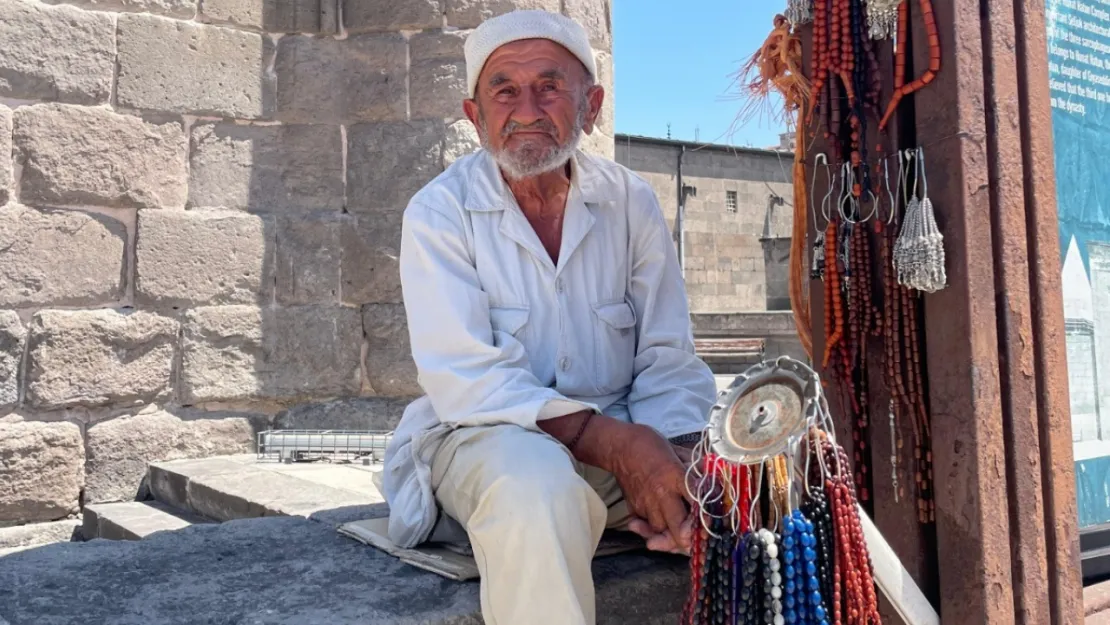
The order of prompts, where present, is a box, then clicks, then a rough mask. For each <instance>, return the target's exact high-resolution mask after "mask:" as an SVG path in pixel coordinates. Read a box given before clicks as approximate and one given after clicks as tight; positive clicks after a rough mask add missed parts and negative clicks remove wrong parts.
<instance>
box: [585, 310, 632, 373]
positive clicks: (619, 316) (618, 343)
mask: <svg viewBox="0 0 1110 625" xmlns="http://www.w3.org/2000/svg"><path fill="white" fill-rule="evenodd" d="M593 310H594V324H593V325H594V327H593V331H594V365H595V367H596V368H597V371H596V375H597V378H596V386H597V390H598V392H600V393H602V394H607V393H614V392H617V391H622V390H625V389H627V388H628V387H629V386H630V385H631V384H632V374H633V372H634V370H635V369H634V367H635V360H636V311H635V310H633V308H632V306H631V305H630V304H629V303H628V302H626V301H624V300H621V301H616V302H606V303H601V304H594V306H593Z"/></svg>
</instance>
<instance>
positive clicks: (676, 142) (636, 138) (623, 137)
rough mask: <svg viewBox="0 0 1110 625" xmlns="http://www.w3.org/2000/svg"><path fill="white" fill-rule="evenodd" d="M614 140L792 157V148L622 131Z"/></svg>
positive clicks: (730, 152)
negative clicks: (647, 135)
mask: <svg viewBox="0 0 1110 625" xmlns="http://www.w3.org/2000/svg"><path fill="white" fill-rule="evenodd" d="M613 140H614V142H615V143H616V145H617V146H618V147H619V146H620V144H622V143H627V142H632V143H647V144H651V145H659V146H664V147H672V148H679V147H686V149H687V150H689V151H710V152H727V153H729V154H736V153H745V154H760V155H768V156H770V155H773V156H776V157H781V156H790V157H791V158H793V157H794V151H793V150H775V149H771V148H751V147H744V146H738V145H724V144H721V143H702V142H700V141H682V140H680V139H664V138H661V137H646V136H643V135H629V134H624V133H619V132H618V133H617V134H616V135H614V137H613Z"/></svg>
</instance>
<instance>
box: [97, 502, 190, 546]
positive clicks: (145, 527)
mask: <svg viewBox="0 0 1110 625" xmlns="http://www.w3.org/2000/svg"><path fill="white" fill-rule="evenodd" d="M208 522H209V521H207V520H206V519H204V518H202V517H199V516H197V515H195V514H190V513H188V512H183V511H180V510H175V509H174V508H171V507H170V506H167V505H166V504H164V503H161V502H158V501H123V502H119V503H94V504H89V505H86V506H85V508H84V514H83V522H82V524H81V534H82V535H83V536H84V537H85V540H92V539H94V538H103V539H105V540H142V539H144V538H146V537H147V536H150V535H152V534H154V533H155V532H174V531H177V530H181V529H185V528H186V527H189V526H190V525H195V524H198V523H208Z"/></svg>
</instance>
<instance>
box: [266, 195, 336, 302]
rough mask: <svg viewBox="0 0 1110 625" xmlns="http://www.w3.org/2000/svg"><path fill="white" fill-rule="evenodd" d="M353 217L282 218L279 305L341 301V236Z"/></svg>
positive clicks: (278, 244)
mask: <svg viewBox="0 0 1110 625" xmlns="http://www.w3.org/2000/svg"><path fill="white" fill-rule="evenodd" d="M349 221H350V218H345V217H340V216H336V217H328V216H325V217H319V218H311V219H307V218H295V219H293V218H290V219H281V220H279V221H278V228H277V279H276V281H275V282H276V287H275V288H276V289H277V291H276V296H277V301H278V303H279V304H334V303H336V302H338V301H339V273H340V258H341V256H342V246H341V244H340V235H341V233H342V231H343V230H344V229H345V228H346V227H348V225H347V223H348V222H349Z"/></svg>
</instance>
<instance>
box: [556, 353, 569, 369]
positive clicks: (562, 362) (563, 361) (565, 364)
mask: <svg viewBox="0 0 1110 625" xmlns="http://www.w3.org/2000/svg"><path fill="white" fill-rule="evenodd" d="M559 368H560V369H562V370H563V371H566V370H567V369H570V358H567V357H566V356H563V357H562V358H560V359H559Z"/></svg>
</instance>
